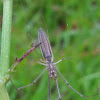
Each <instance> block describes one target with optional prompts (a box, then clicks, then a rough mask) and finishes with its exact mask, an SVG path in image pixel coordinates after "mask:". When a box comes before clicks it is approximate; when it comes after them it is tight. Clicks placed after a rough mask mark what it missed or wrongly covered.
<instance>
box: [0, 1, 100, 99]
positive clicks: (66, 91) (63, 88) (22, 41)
mask: <svg viewBox="0 0 100 100" xmlns="http://www.w3.org/2000/svg"><path fill="white" fill-rule="evenodd" d="M2 8H3V4H2V2H1V1H0V38H1V27H2V10H3V9H2ZM42 16H44V19H45V22H46V24H45V22H44V19H43V17H42ZM46 25H47V27H48V34H47V35H48V36H49V40H50V43H51V47H52V50H53V54H54V62H56V61H57V60H59V59H61V58H65V57H72V59H69V60H64V61H62V62H60V63H59V64H57V67H58V68H59V70H60V71H61V73H62V74H63V76H64V77H65V78H66V79H67V80H68V82H69V83H70V85H71V86H72V87H73V88H75V89H76V90H77V91H79V92H80V93H82V94H84V95H93V94H95V93H96V92H97V91H100V80H99V78H100V70H99V69H100V0H14V5H13V23H12V37H11V51H10V53H11V54H10V56H11V57H10V58H11V59H10V66H11V65H12V64H13V62H14V61H15V58H16V57H17V58H20V57H21V56H22V55H23V54H24V53H26V52H27V50H28V49H29V48H31V44H32V43H34V44H37V43H38V30H39V28H40V27H42V28H44V30H45V31H46ZM0 42H1V41H0ZM36 50H37V52H38V53H39V55H40V56H41V57H42V55H41V51H40V48H39V47H38V48H37V49H36ZM34 60H36V61H40V58H39V56H38V55H37V54H36V53H35V52H34V51H33V52H32V53H31V54H30V55H29V56H28V57H27V58H25V59H24V60H23V61H22V62H21V63H20V64H19V65H18V66H17V68H16V72H15V73H14V74H13V76H12V80H13V82H14V84H15V86H16V87H20V86H24V85H27V84H29V83H31V82H32V81H33V80H34V79H35V78H36V77H37V76H38V75H39V74H40V73H41V72H42V70H43V69H44V68H45V66H43V65H40V64H38V63H36V62H35V61H34ZM58 82H59V88H60V93H61V96H62V100H99V99H100V92H99V95H98V96H95V97H90V98H81V97H80V96H79V95H78V94H76V93H75V92H74V91H73V90H71V89H70V88H69V87H68V86H67V85H66V84H65V82H64V81H63V79H62V78H61V77H60V76H59V75H58ZM7 89H8V92H9V95H10V98H11V100H47V96H48V72H45V73H44V75H43V76H42V77H41V78H40V80H39V81H38V82H37V83H36V84H35V85H34V86H31V87H27V88H25V89H23V90H21V91H16V90H15V88H14V87H13V86H12V84H11V82H9V83H8V84H7ZM51 100H58V95H57V90H56V85H55V81H54V80H51Z"/></svg>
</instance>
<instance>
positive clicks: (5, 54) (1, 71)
mask: <svg viewBox="0 0 100 100" xmlns="http://www.w3.org/2000/svg"><path fill="white" fill-rule="evenodd" d="M12 6H13V0H3V25H2V37H1V58H0V61H1V62H0V100H10V99H9V96H8V93H7V90H6V88H5V83H4V81H5V75H6V74H7V71H8V68H9V55H10V40H11V23H12Z"/></svg>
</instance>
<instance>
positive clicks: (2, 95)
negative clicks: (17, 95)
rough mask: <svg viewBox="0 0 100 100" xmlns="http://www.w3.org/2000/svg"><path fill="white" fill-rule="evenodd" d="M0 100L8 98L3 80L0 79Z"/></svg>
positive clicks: (7, 99)
mask: <svg viewBox="0 0 100 100" xmlns="http://www.w3.org/2000/svg"><path fill="white" fill-rule="evenodd" d="M0 100H10V99H9V95H8V93H7V90H6V87H5V85H4V82H3V81H0Z"/></svg>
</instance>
